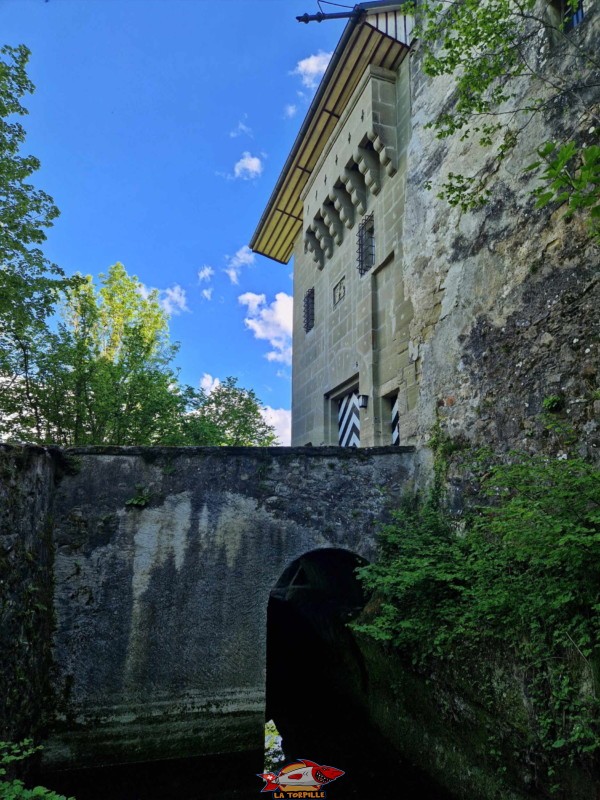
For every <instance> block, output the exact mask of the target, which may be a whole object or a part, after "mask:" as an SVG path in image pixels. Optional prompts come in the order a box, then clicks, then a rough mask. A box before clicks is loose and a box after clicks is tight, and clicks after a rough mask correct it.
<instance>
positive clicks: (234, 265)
mask: <svg viewBox="0 0 600 800" xmlns="http://www.w3.org/2000/svg"><path fill="white" fill-rule="evenodd" d="M254 259H255V255H254V253H253V252H252V250H250V248H249V247H248V245H247V244H245V245H244V246H243V247H240V249H239V250H238V251H237V253H236V254H235V255H234V256H231V258H230V257H229V256H227V267H226V268H225V270H224V271H225V272H226V273H227V275H229V280H230V281H231V282H232V283H235V284H236V285H237V284H238V283H239V282H240V281H239V278H240V273H241V271H242V267H249V266H250V265H251V264H254Z"/></svg>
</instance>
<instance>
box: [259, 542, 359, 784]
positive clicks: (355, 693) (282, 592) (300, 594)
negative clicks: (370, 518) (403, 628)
mask: <svg viewBox="0 0 600 800" xmlns="http://www.w3.org/2000/svg"><path fill="white" fill-rule="evenodd" d="M366 563H367V562H366V561H365V560H364V559H363V558H361V557H360V556H358V555H356V554H355V553H352V552H350V551H347V550H342V549H335V548H323V549H319V550H313V551H311V552H308V553H306V554H304V555H302V556H301V557H300V558H298V559H296V560H295V561H294V562H293V563H292V564H290V566H289V567H288V568H287V569H286V570H285V571H284V572H283V573H282V575H281V577H280V578H279V580H278V581H277V583H276V585H275V586H274V588H273V590H272V591H271V595H270V599H269V606H268V612H267V720H271V719H272V720H273V721H274V722H275V725H276V726H277V729H278V731H279V732H280V734H281V736H282V740H283V750H284V752H285V755H286V758H303V757H306V758H310V759H312V760H315V761H317V760H318V759H319V758H321V759H323V761H322V763H330V764H331V763H333V759H334V758H335V754H336V752H337V751H340V752H347V743H346V745H344V744H343V740H344V739H345V738H346V737H345V734H344V731H348V730H349V726H350V728H354V727H356V724H357V714H359V713H360V712H359V708H358V705H359V704H358V703H357V700H358V699H359V698H364V697H365V696H366V693H367V688H368V687H367V683H368V677H367V672H366V669H365V666H364V661H363V658H362V654H361V652H360V649H359V647H358V645H357V643H356V640H355V638H354V636H353V634H352V633H351V631H350V630H349V628H348V623H349V622H350V621H351V620H352V619H354V618H355V617H356V616H357V615H358V614H359V613H360V611H361V610H362V609H363V608H364V605H365V603H366V600H367V598H366V596H365V593H364V590H363V588H362V585H361V583H360V581H359V580H358V578H357V576H356V569H357V567H360V566H362V565H364V564H366ZM334 741H335V742H336V745H335V747H332V742H334ZM342 768H343V767H342Z"/></svg>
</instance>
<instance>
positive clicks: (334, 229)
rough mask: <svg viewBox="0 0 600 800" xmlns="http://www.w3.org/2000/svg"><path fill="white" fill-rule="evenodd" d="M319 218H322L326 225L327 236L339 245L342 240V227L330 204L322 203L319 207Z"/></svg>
mask: <svg viewBox="0 0 600 800" xmlns="http://www.w3.org/2000/svg"><path fill="white" fill-rule="evenodd" d="M321 216H322V217H323V222H324V223H325V225H327V229H328V230H329V235H330V236H331V238H332V239H333V241H334V242H335V243H336V244H337V245H340V244H341V243H342V240H343V238H344V226H343V225H342V221H341V219H340V217H339V214H338V213H337V211H336V210H335V207H334V205H333V204H332V203H324V204H323V206H322V207H321Z"/></svg>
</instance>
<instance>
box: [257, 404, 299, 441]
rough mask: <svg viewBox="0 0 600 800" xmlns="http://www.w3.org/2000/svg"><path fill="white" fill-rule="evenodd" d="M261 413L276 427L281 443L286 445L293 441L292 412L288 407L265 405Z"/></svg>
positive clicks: (265, 419)
mask: <svg viewBox="0 0 600 800" xmlns="http://www.w3.org/2000/svg"><path fill="white" fill-rule="evenodd" d="M261 413H262V416H263V419H264V421H265V422H266V423H267V424H268V425H272V426H273V427H274V428H275V433H276V434H277V438H278V439H279V443H280V444H281V445H283V446H284V447H285V446H287V445H289V444H290V442H291V441H292V412H291V411H289V410H288V409H287V408H271V406H265V407H264V408H263V409H262V412H261Z"/></svg>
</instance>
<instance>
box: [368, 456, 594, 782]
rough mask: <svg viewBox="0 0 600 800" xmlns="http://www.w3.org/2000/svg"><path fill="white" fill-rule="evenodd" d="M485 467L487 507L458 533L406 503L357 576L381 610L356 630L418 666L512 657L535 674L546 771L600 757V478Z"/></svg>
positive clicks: (535, 712) (425, 508)
mask: <svg viewBox="0 0 600 800" xmlns="http://www.w3.org/2000/svg"><path fill="white" fill-rule="evenodd" d="M482 463H485V464H486V471H485V474H483V475H482V476H481V478H480V480H481V492H482V495H483V496H484V497H486V498H487V502H488V505H486V506H484V507H482V508H479V509H477V510H476V511H475V512H473V513H471V514H470V515H468V516H467V518H466V519H465V520H464V521H463V522H462V524H461V525H458V524H457V523H456V522H455V521H454V520H452V519H451V518H450V517H449V516H448V515H447V514H446V513H445V512H443V511H442V510H440V509H439V508H438V507H437V506H436V504H435V503H432V502H431V501H428V502H427V501H421V502H418V501H414V500H407V501H406V502H405V504H404V506H403V507H402V508H401V509H400V510H399V511H398V513H397V514H396V516H395V519H394V522H393V523H392V524H391V525H388V526H385V527H384V528H383V529H382V531H381V534H380V558H379V560H378V562H377V563H375V564H372V565H369V566H366V567H364V568H362V569H361V570H359V575H360V577H361V579H362V580H363V582H364V584H365V586H366V588H368V589H370V590H372V591H374V592H376V595H375V601H374V605H375V606H376V609H377V612H376V614H375V615H374V616H373V617H372V618H370V617H369V616H368V615H367V614H365V615H364V616H363V619H362V620H361V621H360V622H359V624H357V625H356V626H355V627H356V628H357V630H360V631H362V632H364V633H367V634H369V635H370V636H372V637H374V638H376V639H378V640H381V641H385V642H389V643H390V644H391V645H393V646H394V647H396V648H398V650H399V652H400V653H401V654H402V655H403V656H404V657H406V658H409V659H410V660H411V661H412V663H413V664H414V665H416V667H417V668H419V667H424V666H425V665H431V664H432V663H444V662H447V661H453V663H454V664H455V665H456V664H457V663H463V664H465V665H467V667H468V668H469V669H471V671H472V669H473V665H475V668H477V665H478V664H480V661H481V653H482V652H488V653H492V652H494V653H502V654H504V657H505V658H508V659H509V660H513V661H514V662H515V663H516V664H518V665H520V668H521V670H522V672H523V674H524V675H525V676H526V680H527V692H528V702H529V703H530V705H531V709H530V712H531V714H532V716H533V724H534V727H535V730H536V736H537V742H536V747H538V748H539V749H541V751H542V752H544V753H546V755H547V763H548V764H549V765H554V766H555V767H556V766H557V765H559V764H564V763H573V762H574V761H575V760H577V759H579V760H585V759H586V758H587V757H588V756H590V755H591V754H592V753H594V752H596V751H598V750H599V749H600V736H599V735H598V734H599V731H598V726H599V719H598V713H599V710H600V705H599V700H598V688H599V679H600V472H599V471H598V470H597V469H595V468H594V467H592V466H591V465H590V464H588V463H586V462H584V461H582V460H580V459H576V458H575V459H566V460H558V459H549V458H545V457H530V456H524V455H517V454H514V455H513V460H512V461H511V463H508V464H496V465H493V466H489V454H488V455H487V456H486V457H485V458H484V459H482ZM372 605H373V604H372ZM586 686H587V689H584V688H583V687H586ZM484 694H485V692H482V698H483V696H484Z"/></svg>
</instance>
